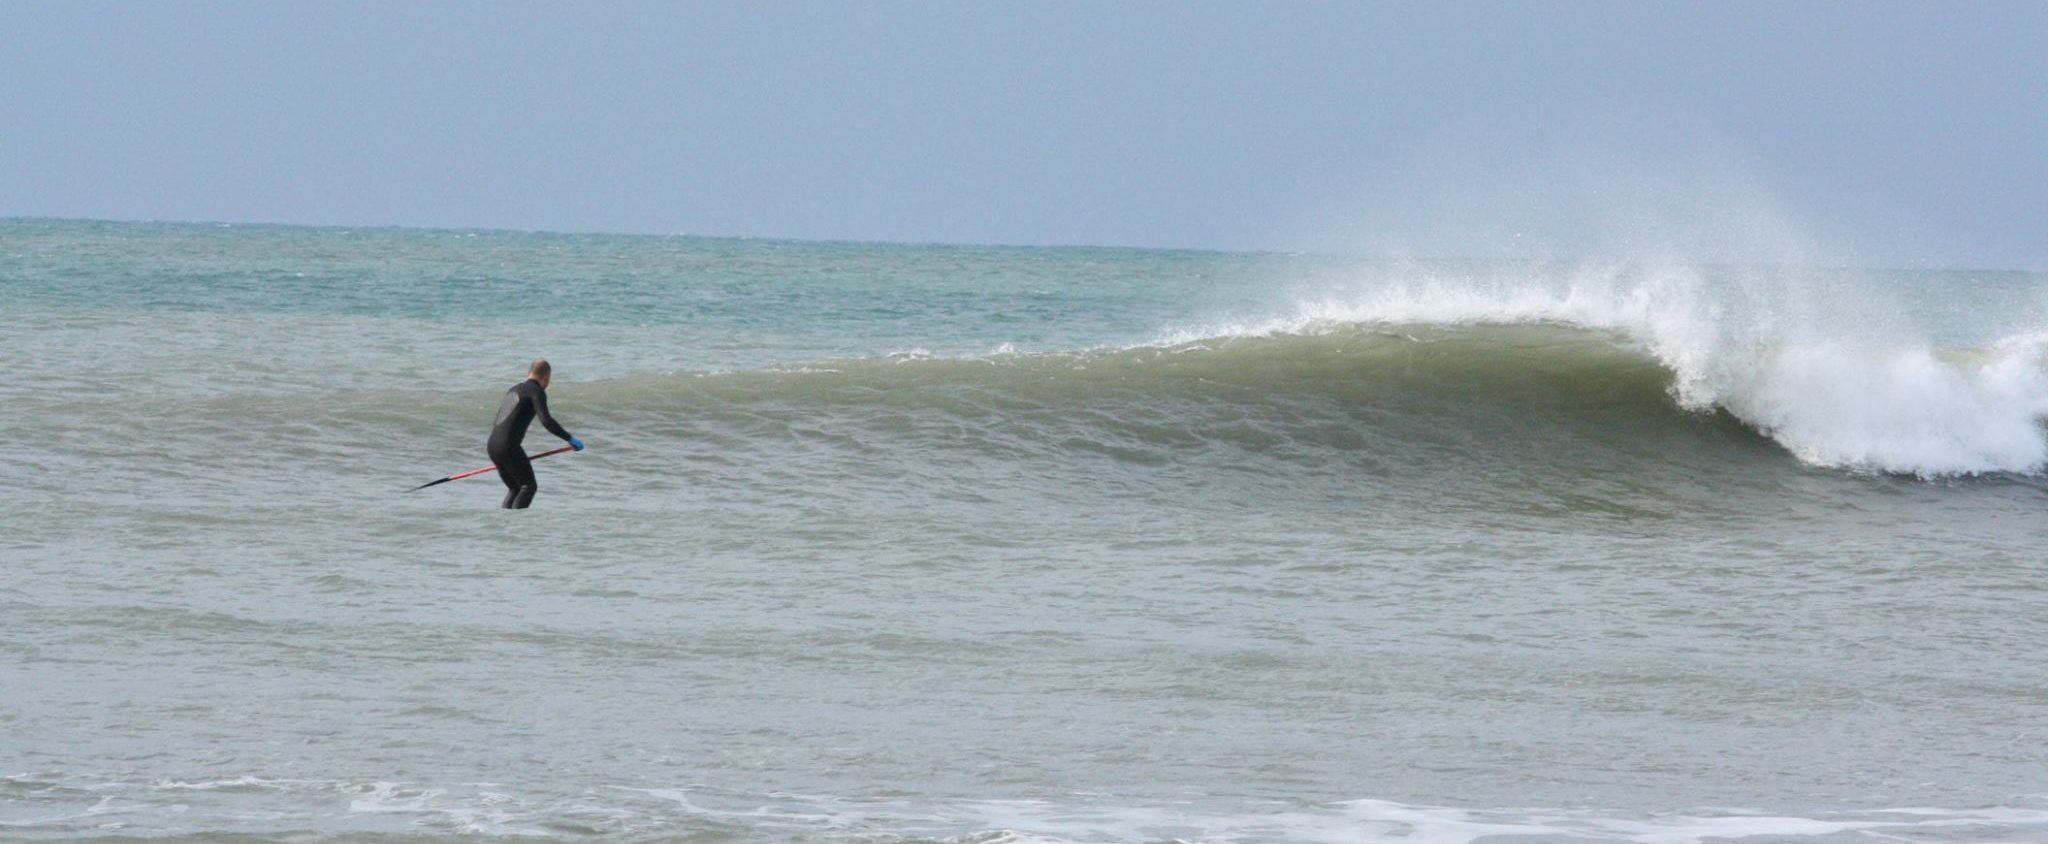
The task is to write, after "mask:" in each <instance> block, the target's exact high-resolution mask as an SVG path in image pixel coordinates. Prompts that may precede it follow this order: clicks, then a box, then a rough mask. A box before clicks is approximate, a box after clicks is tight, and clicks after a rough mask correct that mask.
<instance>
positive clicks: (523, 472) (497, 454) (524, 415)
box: [487, 359, 583, 510]
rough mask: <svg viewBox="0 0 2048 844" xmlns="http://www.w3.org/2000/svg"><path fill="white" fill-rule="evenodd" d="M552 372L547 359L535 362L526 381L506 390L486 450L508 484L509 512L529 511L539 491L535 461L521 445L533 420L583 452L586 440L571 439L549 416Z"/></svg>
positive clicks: (500, 475)
mask: <svg viewBox="0 0 2048 844" xmlns="http://www.w3.org/2000/svg"><path fill="white" fill-rule="evenodd" d="M553 372H554V367H552V366H549V365H548V362H547V360H546V359H541V360H536V361H534V362H533V365H532V366H529V367H527V368H526V380H524V381H521V382H519V383H517V384H514V385H512V389H509V390H506V391H505V400H504V401H503V402H500V403H499V404H498V421H496V422H494V423H492V424H491V442H490V445H489V446H487V449H488V450H489V451H490V454H491V462H492V463H495V464H497V466H498V478H499V479H500V480H503V481H504V482H505V503H504V507H505V509H507V510H524V509H526V506H527V505H529V504H532V503H533V493H534V492H535V491H536V490H538V489H539V488H540V484H539V483H538V482H537V481H535V480H534V477H533V461H530V460H528V459H526V448H525V446H523V445H521V441H522V440H524V439H526V426H528V425H531V424H533V419H534V417H536V416H538V417H540V424H541V426H542V427H545V428H547V429H548V433H550V434H554V435H555V436H558V437H561V438H562V439H564V440H567V441H568V443H569V445H570V447H572V448H574V449H576V450H577V451H582V450H583V441H582V440H579V439H577V438H575V437H572V436H569V432H568V431H566V430H563V428H562V424H561V423H559V422H556V421H555V417H553V416H552V415H549V414H548V376H549V375H551V374H552V373H553Z"/></svg>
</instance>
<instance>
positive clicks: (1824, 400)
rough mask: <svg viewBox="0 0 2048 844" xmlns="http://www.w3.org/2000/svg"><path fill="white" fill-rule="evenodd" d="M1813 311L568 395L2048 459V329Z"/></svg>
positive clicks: (373, 410) (1589, 302) (650, 409)
mask: <svg viewBox="0 0 2048 844" xmlns="http://www.w3.org/2000/svg"><path fill="white" fill-rule="evenodd" d="M1794 310H1795V309H1788V308H1787V307H1785V306H1784V304H1783V302H1781V301H1776V300H1766V301H1764V302H1763V304H1762V305H1759V304H1758V303H1757V302H1755V301H1747V302H1745V301H1744V300H1741V299H1740V298H1736V299H1730V298H1728V297H1725V296H1722V297H1719V298H1717V297H1715V296H1710V295H1707V294H1706V293H1704V292H1702V291H1701V290H1699V289H1697V288H1696V287H1695V286H1693V285H1688V284H1685V283H1661V284H1645V283H1611V281H1610V283H1581V282H1576V281H1575V282H1571V283H1567V284H1552V285H1544V284H1531V283H1527V282H1526V281H1525V280H1524V281H1518V282H1516V283H1514V284H1510V285H1504V286H1494V287H1489V286H1486V285H1484V284H1475V283H1469V282H1466V283H1459V284H1446V285H1430V284H1423V285H1419V286H1406V285H1399V284H1395V285H1381V286H1378V287H1375V288H1373V289H1372V290H1370V291H1368V292H1365V293H1361V294H1354V295H1349V296H1333V297H1329V298H1325V299H1320V300H1303V301H1302V302H1301V304H1299V305H1298V306H1296V307H1295V308H1294V310H1292V311H1291V312H1287V313H1282V314H1279V315H1276V316H1273V317H1270V318H1266V319H1261V320H1255V321H1247V322H1241V323H1226V324H1219V325H1211V326H1204V327H1198V328H1193V329H1187V330H1180V331H1173V332H1168V333H1166V334H1164V335H1162V336H1159V337H1157V338H1155V339H1154V340H1153V341H1152V342H1148V343H1142V344H1138V345H1131V346H1122V347H1100V348H1092V349H1075V350H1067V351H1054V352H1034V353H1028V354H1025V353H1018V352H1016V351H1014V350H1011V349H1009V348H1007V347H1004V348H999V349H997V350H995V351H992V352H990V353H987V354H983V355H978V356H968V357H946V356H935V355H931V354H929V353H925V352H922V351H919V350H912V351H908V352H902V353H898V354H892V355H886V356H880V357H870V358H852V359H839V360H813V361H809V362H804V363H796V364H789V365H783V366H777V367H770V368H765V369H752V370H743V371H737V372H726V373H707V372H690V371H685V372H674V373H668V374H644V375H637V376H627V377H621V378H615V379H609V380H601V381H592V382H583V383H562V384H558V385H557V387H556V389H555V391H554V393H555V395H556V401H555V404H556V406H557V409H558V411H559V412H561V413H563V414H564V416H565V418H566V419H567V420H568V421H569V422H570V423H571V425H572V427H579V426H584V422H585V420H587V421H588V423H589V424H588V425H587V427H586V428H585V429H587V430H590V431H593V432H603V435H602V436H601V437H600V440H602V439H612V440H614V441H615V442H616V441H622V440H624V439H626V438H628V437H633V438H639V439H642V440H652V441H657V442H659V441H664V440H679V439H680V440H690V441H715V442H717V443H719V444H721V446H722V447H726V448H730V449H754V450H755V451H756V452H757V453H759V454H761V455H764V456H772V455H773V453H774V450H775V449H776V448H779V447H785V446H787V445H788V444H789V443H792V442H797V441H804V442H809V443H818V442H826V441H833V442H838V443H841V444H842V445H844V446H846V447H847V448H851V449H855V450H864V451H867V452H870V453H881V452H893V453H894V454H895V455H897V456H898V457H900V458H902V459H927V458H929V457H930V456H931V455H932V454H935V453H936V454H940V455H942V456H959V455H970V456H993V457H997V458H1004V457H1013V458H1019V459H1031V460H1034V461H1041V462H1043V461H1048V460H1050V461H1058V460H1060V459H1061V458H1062V456H1063V455H1068V454H1073V453H1079V454H1085V455H1108V456H1110V457H1113V458H1116V459H1119V460H1124V461H1128V462H1134V463H1141V464H1153V465H1167V464H1174V463H1179V462H1183V461H1189V460H1194V461H1197V462H1199V461H1200V460H1201V459H1202V458H1204V457H1213V456H1216V455H1218V454H1223V455H1225V456H1230V457H1236V456H1243V455H1251V456H1253V457H1258V458H1277V459H1280V460H1282V461H1286V462H1289V463H1292V464H1294V465H1297V466H1299V465H1312V464H1319V463H1332V462H1335V463H1347V464H1350V465H1354V466H1367V468H1373V467H1377V468H1378V469H1382V470H1386V471H1389V472H1391V471H1393V470H1394V469H1408V470H1412V469H1415V468H1418V467H1428V468H1446V467H1448V468H1453V469H1466V468H1475V467H1480V466H1483V465H1484V464H1487V463H1489V462H1491V463H1494V464H1504V463H1515V462H1522V461H1530V460H1541V461H1546V462H1550V463H1555V464H1562V465H1566V466H1568V467H1570V468H1571V470H1576V471H1593V470H1596V469H1597V470H1600V471H1607V470H1617V471H1623V472H1628V471H1641V470H1642V469H1643V467H1645V466H1651V465H1656V464H1667V467H1669V466H1677V467H1680V468H1696V469H1702V470H1708V469H1711V470H1716V471H1719V470H1724V469H1725V468H1726V464H1728V463H1729V462H1730V461H1737V462H1742V463H1743V465H1750V466H1753V465H1756V463H1755V462H1754V461H1758V460H1764V461H1776V462H1779V463H1788V461H1786V460H1785V458H1786V457H1787V456H1789V457H1791V458H1794V459H1795V460H1796V462H1797V464H1799V465H1804V466H1808V467H1822V468H1827V469H1833V470H1843V471H1851V472H1867V473H1883V474H1896V475H1904V476H1918V477H1921V478H1928V479H1935V478H1946V477H1956V476H1973V475H1996V474H2014V475H2036V474H2039V473H2041V472H2042V471H2043V470H2044V468H2048V431H2044V427H2043V419H2044V417H2048V331H2039V330H2033V331H2028V330H2020V331H2014V332H2011V333H2009V334H2008V335H2007V336H2003V337H1994V338H1993V339H1991V340H1990V341H1989V342H1983V343H1977V344H1974V345H1950V346H1940V345H1936V344H1934V343H1931V342H1927V341H1925V340H1922V339H1919V338H1918V337H1917V336H1916V335H1915V333H1914V332H1912V331H1909V330H1902V329H1900V328H1899V327H1898V326H1897V325H1894V324H1890V323H1887V322H1886V321H1884V320H1882V319H1863V318H1860V316H1858V315H1856V314H1853V313H1852V314H1850V315H1849V317H1838V318H1836V319H1835V320H1834V322H1833V323H1831V324H1830V325H1831V326H1832V327H1833V330H1830V331H1817V330H1813V328H1812V327H1813V326H1814V325H1815V324H1816V321H1815V319H1814V317H1813V316H1812V313H1813V311H1814V310H1815V307H1814V306H1812V305H1807V306H1805V309H1804V311H1802V312H1798V313H1794V312H1793V311H1794ZM1851 310H1853V309H1851ZM1844 325H1846V326H1847V328H1846V329H1845V328H1843V326H1844ZM495 400H496V395H495V392H494V391H484V390H480V391H473V392H465V393H455V394H451V393H443V392H428V391H421V390H384V391H368V392H367V393H366V395H365V396H364V397H363V398H362V399H361V400H360V401H351V402H345V403H337V402H333V401H331V400H329V399H328V398H326V397H308V396H305V395H285V396H265V395H249V394H243V395H230V396H223V397H217V398H211V399H204V400H198V404H199V405H200V406H199V407H198V408H196V409H195V410H194V411H192V412H190V413H184V412H181V413H180V414H179V416H180V418H181V419H187V421H190V422H192V424H193V425H194V426H196V427H194V428H193V429H192V430H191V431H190V433H191V434H192V435H193V437H194V438H195V439H198V440H206V439H209V438H212V437H215V436H229V435H234V436H241V435H242V433H243V432H245V431H249V430H251V426H250V425H249V423H250V422H251V421H252V420H258V421H262V422H266V423H269V424H267V425H257V426H254V427H255V428H256V429H260V430H263V431H271V432H272V433H274V434H275V435H276V436H275V439H276V441H277V443H278V445H277V448H278V449H279V450H281V451H283V452H285V453H286V454H288V455H295V456H302V457H314V458H317V457H319V456H320V455H321V454H322V453H323V449H326V450H332V451H336V452H339V450H341V449H342V448H343V447H344V444H345V443H347V442H349V440H350V439H351V438H353V439H354V441H356V442H360V441H361V440H362V439H364V438H388V437H392V436H399V437H405V438H408V439H410V438H417V437H421V436H428V435H431V436H434V437H436V438H439V439H441V440H445V441H446V442H447V443H450V444H453V443H457V442H463V443H467V442H469V441H470V440H473V439H475V438H476V429H478V428H479V427H480V426H481V425H482V424H484V422H486V421H487V420H488V418H489V413H490V408H491V407H492V406H494V405H495ZM30 405H34V406H33V407H32V408H31V407H30ZM20 407H23V408H28V409H31V410H33V411H36V412H39V413H43V412H46V413H51V414H54V415H57V416H61V417H64V418H65V419H66V420H68V421H66V422H64V423H62V424H63V425H64V426H65V427H71V428H77V429H79V430H81V431H99V432H100V433H103V434H105V436H103V437H99V438H98V439H99V440H100V441H102V442H117V443H118V442H128V441H133V440H136V439H138V438H139V439H148V437H147V436H146V435H147V434H148V433H149V432H148V431H143V430H139V429H138V430H128V429H126V428H122V427H121V426H122V424H123V423H122V422H121V421H120V417H119V416H116V417H113V418H103V417H105V416H106V415H105V414H104V413H102V411H103V410H104V408H103V407H102V406H101V403H99V402H97V401H96V400H94V399H92V398H91V397H72V398H64V397H44V398H35V399H34V400H33V401H29V402H24V403H22V404H21V405H20ZM152 424H159V425H161V424H168V423H165V422H163V421H162V420H158V421H157V422H154V423H152ZM128 427H129V428H134V427H135V426H134V425H129V426H128ZM102 429H104V430H102ZM309 441H319V442H316V443H315V444H314V445H312V446H308V445H307V443H308V442H309ZM1368 464H1370V465H1369V466H1368ZM1232 465H1233V466H1237V465H1240V464H1237V463H1233V464H1232ZM1560 471H1566V470H1565V469H1561V470H1560Z"/></svg>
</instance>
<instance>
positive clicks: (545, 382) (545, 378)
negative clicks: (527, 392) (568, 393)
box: [533, 372, 554, 390]
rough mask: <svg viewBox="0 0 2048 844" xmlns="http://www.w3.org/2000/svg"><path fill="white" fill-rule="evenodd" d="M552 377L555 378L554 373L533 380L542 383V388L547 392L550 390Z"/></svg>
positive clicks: (537, 376)
mask: <svg viewBox="0 0 2048 844" xmlns="http://www.w3.org/2000/svg"><path fill="white" fill-rule="evenodd" d="M552 377H554V373H552V372H550V373H548V374H546V375H535V376H533V380H535V381H538V382H540V388H541V389H543V390H545V389H547V388H548V379H549V378H552Z"/></svg>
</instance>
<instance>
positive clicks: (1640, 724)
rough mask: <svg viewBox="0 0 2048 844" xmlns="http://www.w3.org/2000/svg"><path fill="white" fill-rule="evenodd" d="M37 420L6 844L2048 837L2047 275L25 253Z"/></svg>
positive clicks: (24, 370) (4, 599)
mask: <svg viewBox="0 0 2048 844" xmlns="http://www.w3.org/2000/svg"><path fill="white" fill-rule="evenodd" d="M536 356H546V357H548V358H549V359H551V360H552V361H553V362H554V365H555V367H556V373H557V374H556V379H555V384H554V386H553V387H552V388H551V389H550V391H549V394H550V397H551V401H552V403H553V405H554V409H555V412H556V414H557V415H558V417H559V418H560V420H561V421H562V422H563V423H564V424H565V425H567V426H568V428H569V429H570V430H571V431H573V432H575V433H576V434H577V435H578V436H580V437H582V438H583V439H585V440H586V441H588V442H589V443H590V446H591V448H590V450H589V451H587V452H584V453H580V454H575V455H568V456H563V457H555V458H550V459H548V460H546V461H542V462H540V463H538V464H537V467H538V471H539V474H540V481H541V491H540V494H539V496H538V498H537V500H536V504H535V508H534V509H533V510H530V511H526V512H521V513H507V512H503V511H499V510H497V509H495V504H496V502H497V500H498V498H499V495H500V493H501V492H502V488H501V487H500V486H499V485H498V484H497V483H496V482H495V481H494V480H492V479H491V478H490V477H489V476H485V477H482V478H476V479H471V480H466V481H461V482H457V483H454V484H448V485H444V486H440V487H434V488H432V489H429V490H426V491H422V492H419V493H413V494H408V493H406V492H404V490H406V489H407V488H409V487H412V486H414V485H417V484H419V483H422V482H424V481H427V480H432V479H433V478H436V477H440V476H443V475H446V474H448V473H450V472H454V471H459V470H464V469H469V468H474V467H476V466H480V465H484V464H485V463H487V462H488V461H487V458H485V457H484V455H483V440H484V436H485V434H486V433H487V429H488V426H489V424H490V421H491V418H492V414H493V412H494V410H495V408H496V404H497V399H498V396H499V394H500V393H501V392H502V391H503V390H504V389H505V388H506V387H508V386H510V385H511V384H512V383H513V382H514V381H516V380H517V379H518V378H519V377H520V373H521V372H522V371H523V369H524V366H525V364H526V362H527V361H528V360H530V359H532V358H534V357H536ZM0 362H4V363H5V364H6V367H5V368H6V371H7V372H8V373H9V377H7V378H4V379H0V425H4V426H5V427H6V429H7V430H9V431H11V432H13V434H14V435H15V436H14V443H15V445H14V446H13V447H12V448H10V449H9V454H8V455H7V460H6V462H5V464H4V467H0V512H5V513H7V514H8V515H7V518H6V525H5V530H4V531H0V558H4V559H5V563H4V565H0V838H6V839H27V840H75V839H101V838H110V837H111V838H121V837H149V838H165V837H169V838H180V839H198V840H230V839H232V840H249V839H255V840H342V839H348V840H354V839H362V838H375V839H382V838H391V839H413V838H419V839H438V838H444V837H463V838H470V837H487V838H489V837H524V836H533V837H543V838H603V839H624V840H690V841H726V840H731V841H842V840H858V841H886V840H945V841H1090V842H1093V841H1157V840H1190V841H1377V840H1402V841H1417V840H1423V841H1458V842H1465V841H1529V840H1560V841H1563V840H1596V841H1597V840H1605V841H1642V842H1669V841H1719V840H1741V839H1749V840H1761V841H1783V840H1802V841H1806V840H1816V841H1897V840H1905V841H2041V840H2048V781H2044V772H2048V751H2043V750H2042V746H2043V745H2042V743H2041V741H2040V738H2041V735H2042V725H2044V724H2048V681H2044V680H2043V679H2042V678H2044V677H2048V657H2044V656H2043V655H2042V654H2043V651H2042V649H2041V648H2040V643H2041V642H2043V641H2048V613H2044V612H2043V610H2044V602H2048V588H2044V587H2043V586H2042V583H2043V582H2044V575H2048V561H2044V553H2043V549H2044V548H2048V544H2044V540H2048V529H2044V527H2043V519H2042V518H2041V513H2042V509H2043V507H2044V505H2048V489H2044V485H2043V483H2042V480H2041V473H2042V471H2043V469H2044V466H2048V433H2044V429H2043V426H2042V420H2043V418H2044V416H2048V279H2044V278H2042V277H2040V276H2037V275H2029V274H2022V273H2005V272H1987V271H1968V270H1956V271H1891V270H1863V269H1842V268H1799V267H1743V266H1727V265H1712V264H1685V263H1674V262H1669V261H1662V262H1646V261H1622V262H1604V263H1584V264H1566V263H1558V262H1541V263H1538V262H1504V261H1467V260H1401V261H1393V260H1378V259H1364V258H1344V257H1331V256H1313V255H1283V254H1225V253H1202V252H1159V251H1142V250H1120V249H1065V248H1059V249H1055V248H998V247H957V246H929V245H925V246H920V245H886V244H839V243H797V242H776V241H750V240H723V239H703V238H682V237H677V238H661V237H619V236H599V235H557V234H543V233H513V232H461V231H414V230H388V229H380V230H344V229H307V228H285V227H243V226H209V225H172V224H135V223H91V222H71V221H47V220H5V221H0ZM549 439H550V438H549V437H548V436H547V435H546V434H545V433H543V432H541V431H539V430H538V429H536V430H535V431H534V432H533V434H532V435H531V436H530V437H529V442H528V445H529V450H530V451H539V450H542V449H543V448H546V447H551V443H549V442H548V440H549Z"/></svg>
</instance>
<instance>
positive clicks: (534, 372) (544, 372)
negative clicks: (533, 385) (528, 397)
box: [526, 358, 555, 390]
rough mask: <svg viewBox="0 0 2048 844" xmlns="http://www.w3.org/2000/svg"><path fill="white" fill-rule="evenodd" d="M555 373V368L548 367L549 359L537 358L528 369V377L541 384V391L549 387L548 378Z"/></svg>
mask: <svg viewBox="0 0 2048 844" xmlns="http://www.w3.org/2000/svg"><path fill="white" fill-rule="evenodd" d="M554 372H555V368H554V367H552V366H549V365H548V360H547V358H536V359H534V361H533V365H532V366H529V367H527V368H526V377H528V378H531V379H533V380H535V381H538V382H540V386H541V389H543V390H545V389H547V386H548V376H550V375H553V374H554Z"/></svg>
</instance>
